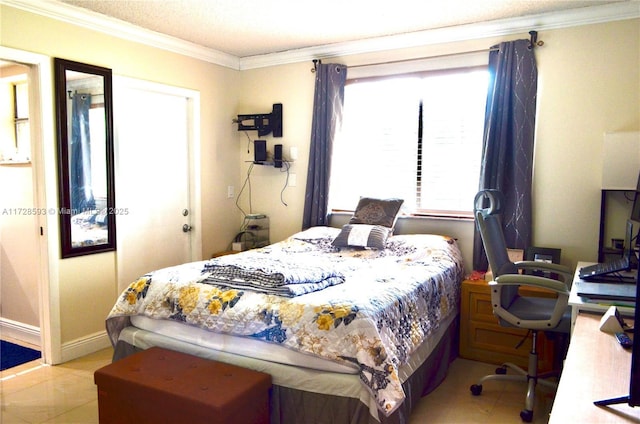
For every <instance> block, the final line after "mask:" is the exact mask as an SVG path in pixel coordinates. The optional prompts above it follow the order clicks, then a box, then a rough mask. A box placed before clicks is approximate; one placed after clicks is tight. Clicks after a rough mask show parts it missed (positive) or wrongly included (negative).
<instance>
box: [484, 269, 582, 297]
mask: <svg viewBox="0 0 640 424" xmlns="http://www.w3.org/2000/svg"><path fill="white" fill-rule="evenodd" d="M489 285H490V286H492V285H501V286H533V287H538V288H541V289H547V290H553V291H554V292H557V293H561V294H566V295H567V296H568V295H569V289H568V288H567V285H566V284H565V283H564V282H562V281H558V280H552V279H551V278H545V277H539V276H537V275H523V274H504V275H501V276H499V277H497V278H496V279H495V281H491V282H489Z"/></svg>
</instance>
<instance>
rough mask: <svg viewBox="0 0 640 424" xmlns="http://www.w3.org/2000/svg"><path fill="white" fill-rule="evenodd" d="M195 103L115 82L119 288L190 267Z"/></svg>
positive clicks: (175, 92) (157, 88)
mask: <svg viewBox="0 0 640 424" xmlns="http://www.w3.org/2000/svg"><path fill="white" fill-rule="evenodd" d="M190 101H191V100H190V98H189V97H188V96H186V95H185V94H183V93H182V91H181V90H180V89H176V88H174V87H167V86H163V85H159V84H152V83H147V82H143V81H137V80H130V79H124V78H123V79H116V80H114V125H115V130H114V138H115V162H116V163H115V165H116V168H115V170H116V174H115V175H116V210H115V213H116V214H117V216H116V230H117V235H116V242H117V260H118V266H117V267H118V288H119V290H120V291H121V290H123V289H124V288H126V287H127V286H128V285H129V284H130V283H131V282H133V281H134V280H136V279H137V278H138V277H140V276H142V275H144V274H145V273H147V272H149V271H153V270H156V269H160V268H164V267H168V266H172V265H177V264H180V263H184V262H189V261H191V260H192V251H191V246H192V240H191V238H192V235H193V232H192V231H191V226H192V225H193V221H192V218H193V214H192V213H193V211H192V208H191V201H192V199H190V195H189V193H190V187H189V184H190V166H189V163H190V162H189V159H190V155H189V151H190V145H191V144H192V143H191V140H190V139H189V137H190V135H191V134H193V131H191V129H190V125H191V123H192V122H193V121H194V120H193V119H192V118H191V116H190V113H192V112H193V110H192V108H190V107H189V102H190Z"/></svg>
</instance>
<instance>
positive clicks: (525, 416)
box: [520, 409, 533, 423]
mask: <svg viewBox="0 0 640 424" xmlns="http://www.w3.org/2000/svg"><path fill="white" fill-rule="evenodd" d="M520 418H522V421H524V422H525V423H530V422H531V420H533V411H529V410H528V409H523V410H522V411H520Z"/></svg>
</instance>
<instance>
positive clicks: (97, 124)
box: [54, 58, 116, 258]
mask: <svg viewBox="0 0 640 424" xmlns="http://www.w3.org/2000/svg"><path fill="white" fill-rule="evenodd" d="M54 75H55V99H56V100H55V101H56V118H57V122H56V124H57V133H58V134H57V135H58V188H59V207H60V210H59V215H60V240H61V249H62V250H61V256H62V258H68V257H73V256H80V255H87V254H90V253H98V252H106V251H110V250H115V248H116V222H115V213H114V210H115V209H114V208H115V188H114V174H113V172H114V171H113V106H112V104H113V98H112V85H111V80H112V78H111V69H107V68H102V67H99V66H93V65H87V64H84V63H79V62H72V61H69V60H64V59H59V58H55V59H54Z"/></svg>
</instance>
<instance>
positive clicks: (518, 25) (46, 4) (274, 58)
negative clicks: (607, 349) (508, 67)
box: [0, 0, 640, 70]
mask: <svg viewBox="0 0 640 424" xmlns="http://www.w3.org/2000/svg"><path fill="white" fill-rule="evenodd" d="M0 4H4V5H7V6H10V7H14V8H16V9H21V10H24V11H27V12H31V13H34V14H38V15H42V16H46V17H49V18H52V19H56V20H59V21H63V22H66V23H70V24H74V25H78V26H81V27H83V28H87V29H91V30H94V31H98V32H103V33H106V34H109V35H112V36H115V37H120V38H123V39H126V40H129V41H134V42H137V43H141V44H145V45H149V46H152V47H156V48H159V49H163V50H167V51H171V52H174V53H178V54H182V55H185V56H189V57H193V58H195V59H199V60H203V61H205V62H210V63H214V64H217V65H220V66H224V67H227V68H231V69H236V70H248V69H255V68H264V67H268V66H276V65H284V64H289V63H297V62H305V61H310V60H312V59H318V58H320V59H327V58H333V57H340V56H347V55H353V54H362V53H373V52H380V51H386V50H395V49H401V48H410V47H419V46H427V45H433V44H442V43H450V42H456V41H467V40H474V39H481V38H490V37H496V36H508V35H514V34H521V33H525V32H528V31H531V30H535V31H539V32H540V31H545V30H552V29H558V28H568V27H574V26H580V25H590V24H598V23H604V22H611V21H618V20H625V19H635V18H638V17H640V2H639V1H637V0H630V1H624V2H619V3H611V4H607V5H602V6H592V7H584V8H580V9H572V10H567V11H561V12H553V13H544V14H538V15H530V16H524V17H519V18H510V19H500V20H495V21H487V22H480V23H476V24H469V25H458V26H453V27H446V28H438V29H433V30H426V31H417V32H411V33H406V34H398V35H392V36H385V37H375V38H368V39H363V40H358V41H351V42H345V43H335V44H326V45H322V46H316V47H308V48H303V49H295V50H288V51H284V52H278V53H271V54H265V55H255V56H246V57H242V58H241V57H237V56H234V55H230V54H227V53H224V52H221V51H218V50H215V49H210V48H206V47H203V46H200V45H197V44H195V43H191V42H188V41H184V40H181V39H178V38H175V37H171V36H168V35H164V34H160V33H157V32H155V31H150V30H147V29H144V28H141V27H138V26H136V25H132V24H129V23H127V22H124V21H121V20H119V19H115V18H110V17H107V16H104V15H102V14H99V13H95V12H92V11H89V10H85V9H80V8H77V7H74V6H71V5H68V4H66V3H61V2H53V1H48V0H0Z"/></svg>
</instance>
